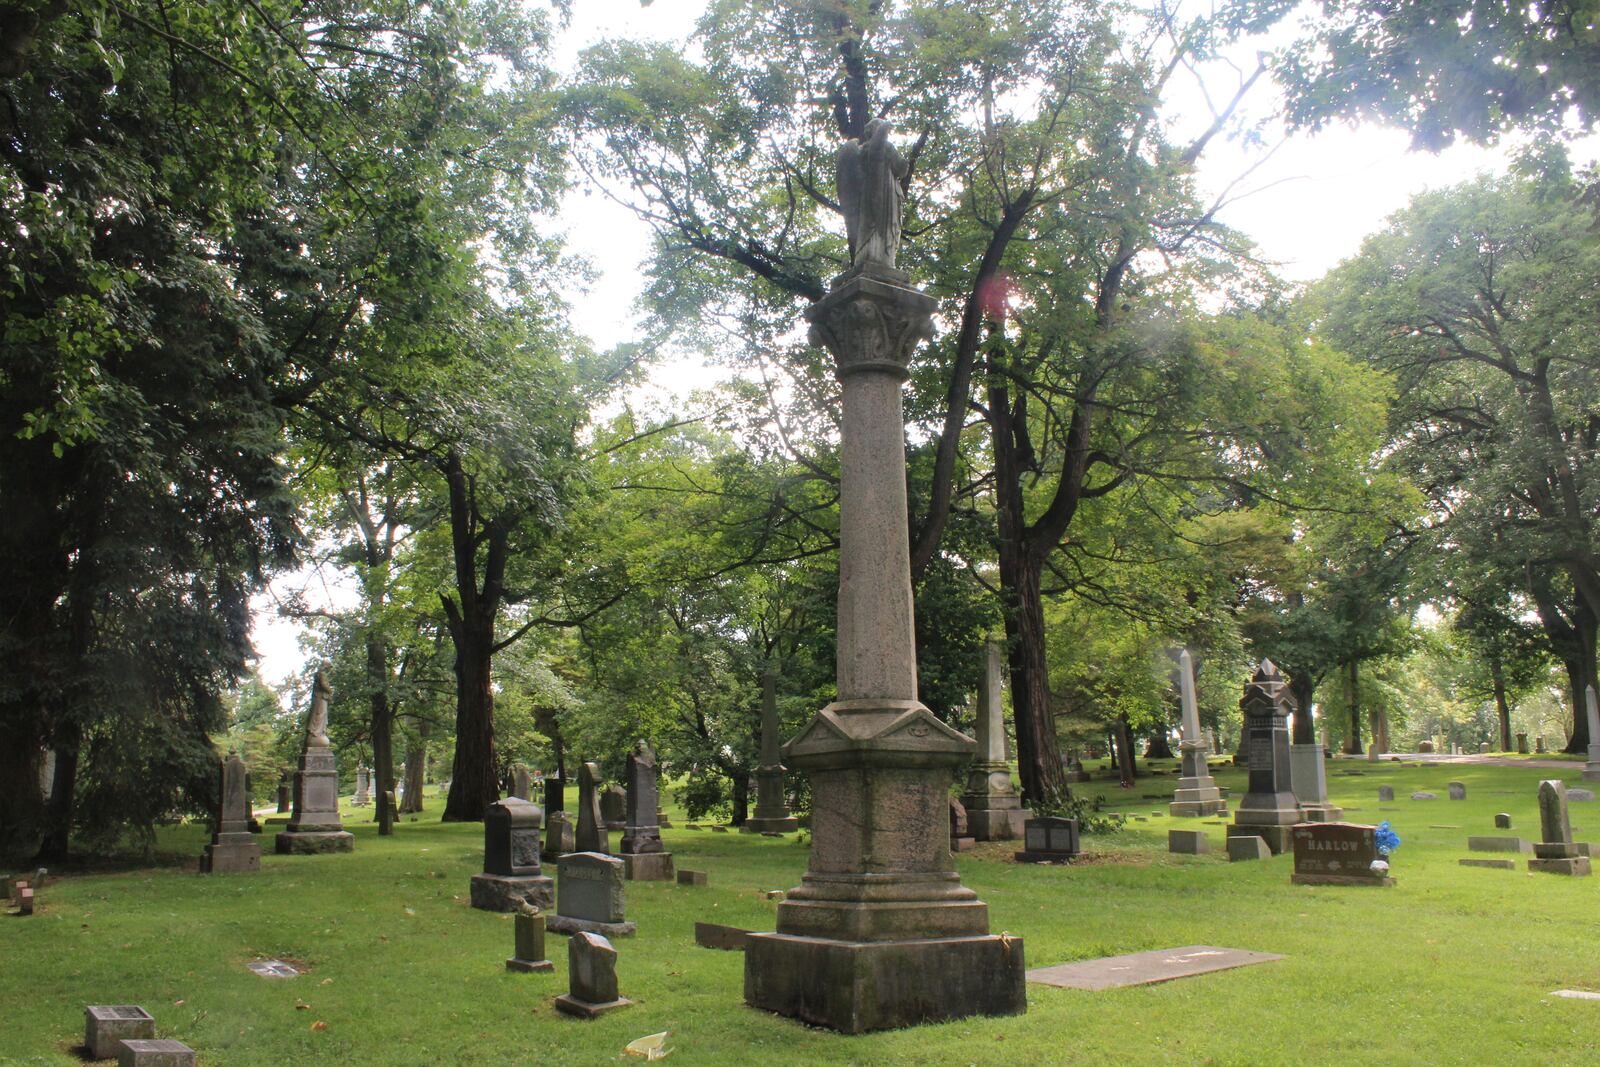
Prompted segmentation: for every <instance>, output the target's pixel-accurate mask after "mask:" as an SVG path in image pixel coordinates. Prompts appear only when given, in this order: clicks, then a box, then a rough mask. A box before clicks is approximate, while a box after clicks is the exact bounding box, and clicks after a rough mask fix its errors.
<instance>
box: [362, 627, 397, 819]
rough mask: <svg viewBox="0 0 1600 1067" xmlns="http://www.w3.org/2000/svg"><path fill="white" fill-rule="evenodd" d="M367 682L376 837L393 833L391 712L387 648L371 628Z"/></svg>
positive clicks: (392, 725)
mask: <svg viewBox="0 0 1600 1067" xmlns="http://www.w3.org/2000/svg"><path fill="white" fill-rule="evenodd" d="M367 685H368V686H369V687H371V708H372V771H373V776H374V777H375V778H376V779H377V782H376V783H375V784H374V786H373V788H374V790H375V792H376V794H377V797H376V798H377V805H376V807H377V809H378V811H377V822H378V836H380V837H388V836H389V835H390V834H392V833H394V816H395V812H394V811H393V810H392V809H391V808H390V807H389V794H390V793H391V792H393V791H394V712H393V711H391V710H390V708H389V649H388V646H387V645H385V644H384V641H383V638H382V637H381V636H380V635H379V634H378V633H377V632H376V631H375V630H372V629H369V630H368V631H367Z"/></svg>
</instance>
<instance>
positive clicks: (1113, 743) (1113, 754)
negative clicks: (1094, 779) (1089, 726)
mask: <svg viewBox="0 0 1600 1067" xmlns="http://www.w3.org/2000/svg"><path fill="white" fill-rule="evenodd" d="M1106 755H1107V757H1109V759H1110V762H1109V763H1107V764H1106V767H1107V769H1109V770H1113V771H1114V770H1116V769H1117V734H1116V731H1114V730H1113V731H1112V732H1111V733H1108V734H1106Z"/></svg>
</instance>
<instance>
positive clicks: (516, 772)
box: [511, 763, 533, 800]
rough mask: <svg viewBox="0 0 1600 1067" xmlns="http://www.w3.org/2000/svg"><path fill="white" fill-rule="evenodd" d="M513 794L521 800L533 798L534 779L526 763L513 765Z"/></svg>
mask: <svg viewBox="0 0 1600 1067" xmlns="http://www.w3.org/2000/svg"><path fill="white" fill-rule="evenodd" d="M511 795H512V796H514V797H516V798H517V799H519V800H532V799H533V785H532V779H531V777H530V776H529V774H528V765H527V764H526V763H514V764H512V765H511Z"/></svg>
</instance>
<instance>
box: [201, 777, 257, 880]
mask: <svg viewBox="0 0 1600 1067" xmlns="http://www.w3.org/2000/svg"><path fill="white" fill-rule="evenodd" d="M245 777H246V776H245V768H244V761H243V760H241V759H240V758H239V755H238V753H236V752H230V753H228V758H227V759H225V760H223V761H222V791H221V802H220V804H219V805H218V807H217V830H216V833H214V834H212V835H211V844H209V845H207V846H206V849H205V852H204V853H202V854H201V856H200V873H201V874H234V873H245V872H256V871H259V870H261V846H260V845H258V844H256V839H255V836H254V835H253V834H251V833H250V795H249V793H248V792H247V791H246V788H245Z"/></svg>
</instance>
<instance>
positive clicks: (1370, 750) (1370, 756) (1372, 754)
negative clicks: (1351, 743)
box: [1367, 741, 1381, 763]
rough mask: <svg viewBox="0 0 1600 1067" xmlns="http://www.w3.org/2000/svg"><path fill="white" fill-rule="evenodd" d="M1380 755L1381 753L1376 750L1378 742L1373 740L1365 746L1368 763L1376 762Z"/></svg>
mask: <svg viewBox="0 0 1600 1067" xmlns="http://www.w3.org/2000/svg"><path fill="white" fill-rule="evenodd" d="M1380 755H1381V753H1379V751H1378V743H1377V742H1376V741H1374V742H1373V743H1372V744H1370V745H1368V746H1367V762H1368V763H1377V762H1378V758H1379V756H1380Z"/></svg>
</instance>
